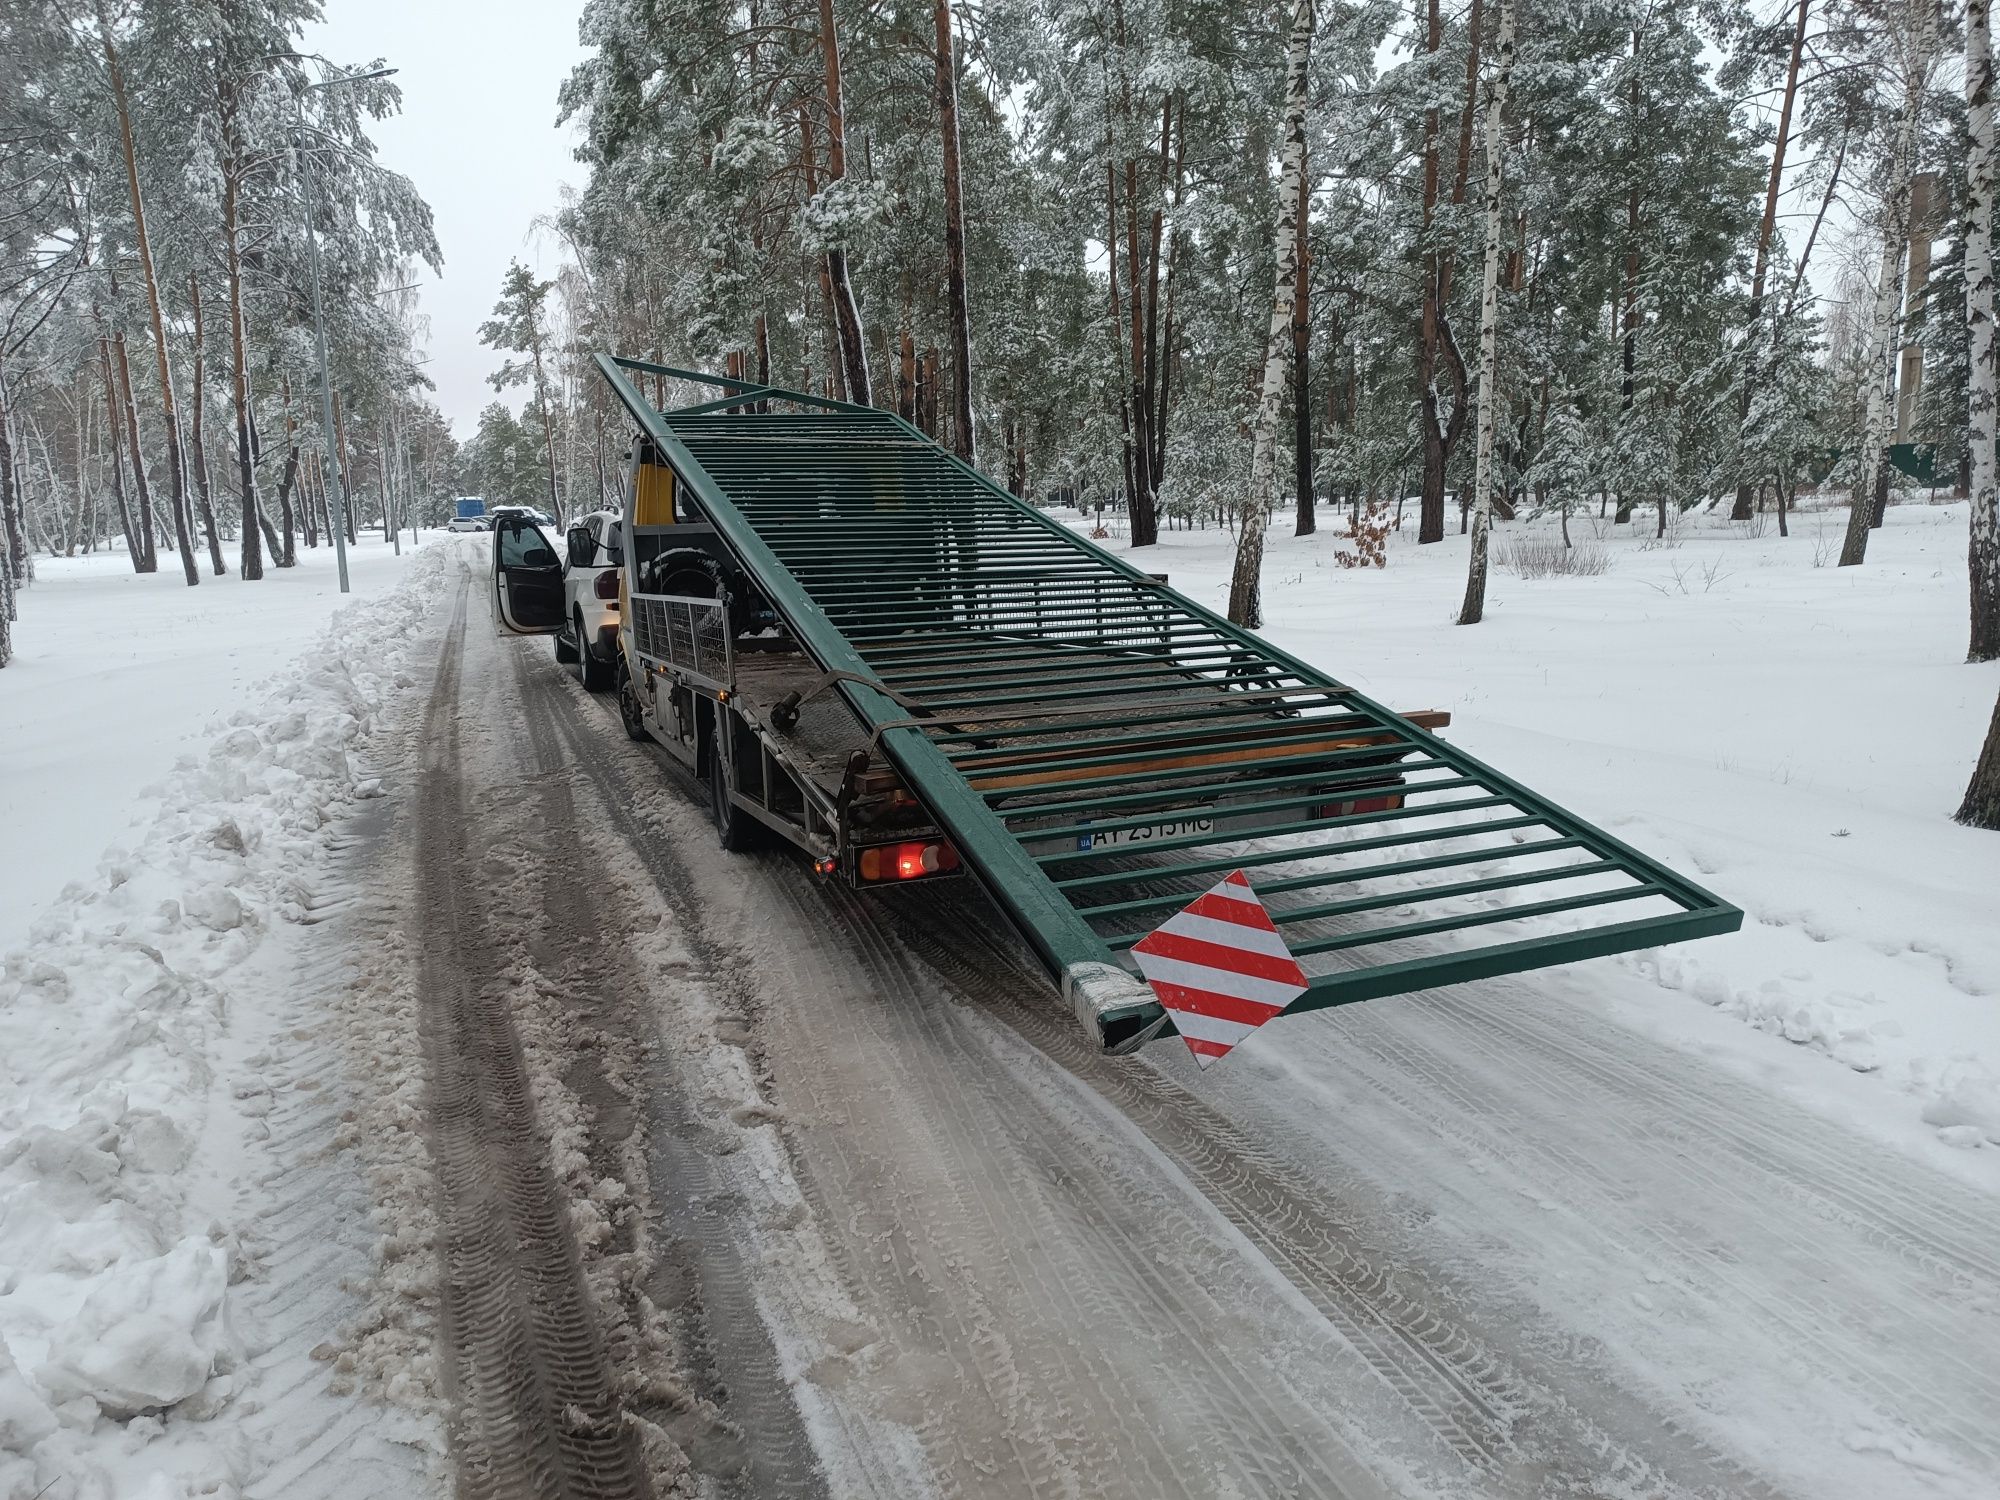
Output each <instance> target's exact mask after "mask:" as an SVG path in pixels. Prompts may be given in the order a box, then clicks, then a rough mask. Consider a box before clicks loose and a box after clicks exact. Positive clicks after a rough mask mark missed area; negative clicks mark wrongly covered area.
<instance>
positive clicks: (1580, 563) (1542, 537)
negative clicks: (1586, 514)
mask: <svg viewBox="0 0 2000 1500" xmlns="http://www.w3.org/2000/svg"><path fill="white" fill-rule="evenodd" d="M1498 556H1499V561H1500V566H1501V567H1503V568H1505V569H1507V571H1508V572H1510V573H1513V574H1514V575H1515V576H1517V577H1520V578H1556V577H1580V578H1595V577H1597V576H1598V575H1599V574H1600V573H1608V572H1610V571H1611V554H1610V553H1609V552H1606V551H1605V550H1604V548H1603V547H1601V546H1600V545H1598V544H1597V543H1596V542H1593V541H1580V542H1575V543H1571V544H1569V545H1565V544H1564V542H1563V539H1562V537H1561V536H1560V535H1558V534H1557V533H1555V532H1552V531H1529V532H1523V533H1521V534H1520V535H1518V536H1511V537H1508V538H1507V539H1506V540H1505V541H1504V542H1502V543H1501V544H1500V547H1499V552H1498Z"/></svg>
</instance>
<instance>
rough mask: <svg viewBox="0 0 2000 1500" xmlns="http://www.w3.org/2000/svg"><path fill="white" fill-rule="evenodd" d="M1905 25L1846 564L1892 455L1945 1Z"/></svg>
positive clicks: (1909, 13) (1918, 10)
mask: <svg viewBox="0 0 2000 1500" xmlns="http://www.w3.org/2000/svg"><path fill="white" fill-rule="evenodd" d="M1893 15H1894V16H1895V18H1896V20H1897V22H1898V24H1897V27H1896V30H1895V32H1894V33H1893V34H1892V35H1891V36H1889V37H1888V38H1886V39H1885V48H1886V50H1887V52H1888V54H1889V58H1890V61H1891V65H1892V67H1893V68H1894V70H1895V74H1896V78H1897V81H1898V82H1899V83H1900V84H1901V85H1902V93H1903V98H1902V105H1901V108H1900V109H1899V111H1898V113H1897V116H1896V123H1895V127H1894V131H1893V134H1892V135H1891V138H1890V146H1889V156H1888V160H1887V162H1886V163H1885V165H1884V172H1883V178H1882V184H1881V196H1880V200H1879V204H1880V206H1879V208H1878V210H1877V215H1876V223H1877V228H1878V232H1879V233H1880V235H1881V237H1882V259H1881V265H1880V267H1879V270H1878V273H1877V277H1876V282H1875V307H1874V311H1873V312H1872V313H1871V314H1870V316H1869V319H1868V326H1867V329H1866V339H1867V343H1866V346H1865V347H1866V351H1867V352H1866V358H1865V359H1864V360H1863V368H1864V369H1865V371H1866V378H1867V383H1868V396H1867V406H1866V414H1865V416H1864V417H1863V419H1862V425H1861V442H1860V444H1859V448H1860V453H1859V461H1858V462H1857V463H1856V465H1855V476H1854V495H1853V503H1852V505H1851V507H1850V508H1849V511H1848V516H1847V536H1846V539H1845V540H1844V542H1843V543H1842V545H1841V549H1840V566H1841V567H1843V568H1851V567H1854V566H1855V565H1857V564H1859V563H1861V562H1863V561H1865V560H1866V559H1867V556H1868V530H1869V524H1870V522H1871V521H1872V520H1873V518H1874V514H1875V490H1876V486H1877V485H1878V484H1880V482H1881V479H1882V467H1883V465H1884V464H1885V463H1886V462H1887V461H1888V438H1889V414H1890V404H1891V401H1892V398H1893V393H1894V389H1895V382H1896V361H1897V355H1898V352H1899V351H1900V348H1901V345H1902V340H1901V339H1900V338H1899V337H1898V336H1897V329H1898V325H1899V323H1900V321H1901V320H1900V317H1899V312H1900V309H1901V307H1902V304H1903V258H1904V256H1905V255H1906V254H1907V253H1908V251H1909V246H1910V179H1911V177H1912V175H1913V174H1914V172H1915V169H1916V160H1917V131H1918V127H1919V126H1920V125H1921V124H1922V122H1923V108H1924V95H1925V94H1926V93H1927V92H1928V91H1929V89H1930V84H1931V74H1932V72H1933V70H1934V68H1935V67H1936V63H1937V53H1938V20H1939V18H1938V0H1908V3H1907V4H1905V5H1902V6H1899V7H1897V8H1896V10H1895V11H1894V12H1893Z"/></svg>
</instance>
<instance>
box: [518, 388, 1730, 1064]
mask: <svg viewBox="0 0 2000 1500" xmlns="http://www.w3.org/2000/svg"><path fill="white" fill-rule="evenodd" d="M597 365H598V368H599V370H600V372H601V373H602V374H603V376H604V378H605V379H606V380H607V382H609V384H610V386H611V389H612V390H613V392H614V393H615V394H616V395H617V397H618V399H619V401H620V402H621V403H622V404H623V406H624V407H625V409H626V411H627V412H628V413H629V414H630V416H631V418H632V420H633V423H634V427H635V429H636V432H635V440H634V444H633V450H632V454H631V462H630V469H629V473H628V479H627V483H626V486H625V497H624V527H623V544H624V545H623V550H622V556H621V557H620V558H619V568H620V571H619V622H620V623H619V657H620V660H619V664H618V671H617V682H618V699H619V711H620V715H621V717H622V718H623V720H624V724H625V728H626V730H627V732H628V733H629V734H631V735H632V737H633V738H635V739H642V740H651V741H653V742H655V743H657V744H658V745H660V746H661V747H663V748H664V749H665V750H666V752H667V753H668V754H670V755H672V756H673V757H674V758H675V759H676V760H678V761H679V762H680V763H681V764H682V765H683V766H684V767H686V768H687V770H688V771H689V772H690V773H691V774H692V775H693V776H694V777H695V778H696V779H697V781H698V782H701V783H705V784H706V786H707V789H708V799H709V805H710V808H711V811H712V813H713V816H714V819H715V823H716V827H717V831H718V833H719V835H720V838H721V841H722V844H723V847H724V848H725V849H729V850H735V849H740V848H743V847H745V845H746V844H748V843H749V842H750V841H751V840H752V839H753V837H755V836H756V835H757V834H758V833H760V832H767V833H770V834H775V835H776V836H778V837H780V838H782V839H784V840H786V841H788V842H789V843H791V844H794V845H796V846H797V847H798V848H800V849H801V850H803V851H804V852H805V854H806V855H807V856H808V857H809V858H810V860H811V862H812V867H813V869H814V870H815V871H817V872H818V873H819V874H820V875H821V876H823V877H826V878H837V879H843V880H846V881H849V882H851V883H853V884H855V885H857V886H863V887H870V886H884V885H900V884H905V883H908V882H912V881H920V880H931V879H943V878H954V877H958V878H963V877H970V878H972V879H975V880H977V881H978V882H979V883H980V885H981V886H983V887H984V888H985V890H986V892H987V894H988V895H989V896H990V897H991V898H992V900H993V902H994V904H995V905H996V907H997V908H998V909H999V910H1000V911H1001V912H1003V913H1004V914H1005V915H1006V917H1007V918H1008V920H1009V921H1010V922H1011V923H1012V924H1013V925H1014V927H1015V928H1016V929H1017V930H1018V931H1019V932H1020V934H1021V936H1022V937H1023V938H1024V939H1025V940H1026V942H1027V943H1028V945H1029V946H1030V947H1031V948H1032V949H1033V950H1034V952H1035V953H1036V955H1037V956H1038V957H1039V959H1040V960H1041V962H1042V964H1043V965H1044V967H1045V968H1046V970H1047V972H1048V975H1049V978H1050V980H1051V982H1052V983H1053V984H1054V985H1056V986H1057V987H1059V988H1060V990H1061V991H1062V993H1063V995H1064V998H1065V999H1066V1000H1067V1001H1068V1003H1069V1004H1070V1006H1071V1007H1072V1009H1073V1010H1074V1012H1075V1014H1076V1016H1077V1019H1078V1020H1079V1022H1080V1023H1081V1024H1082V1025H1083V1026H1084V1028H1085V1029H1086V1030H1087V1031H1088V1032H1089V1034H1090V1035H1091V1037H1092V1038H1093V1040H1094V1041H1095V1042H1096V1043H1097V1044H1098V1045H1100V1046H1102V1047H1103V1048H1105V1049H1106V1050H1108V1051H1113V1052H1125V1051H1130V1050H1133V1049H1135V1048H1137V1047H1138V1046H1140V1045H1142V1044H1143V1043H1144V1042H1146V1041H1148V1040H1151V1039H1152V1038H1154V1037H1157V1036H1160V1035H1163V1034H1167V1033H1170V1031H1171V1029H1172V1024H1173V1023H1172V1021H1171V1019H1170V1018H1169V1017H1168V1015H1167V1013H1166V1012H1165V1011H1164V1010H1163V1009H1162V1008H1161V1006H1160V1004H1159V1003H1158V1001H1157V1000H1156V999H1155V998H1154V995H1153V993H1152V991H1151V990H1150V988H1149V987H1148V986H1147V985H1146V984H1145V983H1144V981H1143V980H1141V979H1140V978H1139V977H1138V975H1137V974H1136V973H1135V972H1134V970H1133V964H1132V960H1131V959H1130V958H1129V956H1128V955H1129V953H1130V950H1131V948H1132V946H1133V945H1134V944H1135V943H1137V942H1138V941H1140V940H1141V939H1142V938H1144V937H1145V935H1146V933H1147V932H1148V931H1149V930H1150V929H1151V927H1153V926H1154V925H1156V924H1157V923H1158V922H1160V921H1161V920H1163V919H1165V918H1166V917H1168V916H1169V915H1171V914H1172V913H1173V912H1174V911H1175V910H1176V909H1177V908H1179V907H1181V906H1182V905H1184V904H1186V903H1187V902H1188V901H1190V900H1191V899H1193V898H1194V897H1196V896H1198V895H1199V894H1200V893H1201V892H1202V891H1203V890H1205V889H1207V888H1208V886H1210V885H1212V884H1213V883H1214V882H1215V881H1216V880H1217V879H1218V878H1219V877H1220V876H1221V875H1223V874H1226V873H1228V872H1230V871H1235V870H1243V871H1246V872H1247V873H1248V874H1249V875H1250V876H1251V878H1252V880H1253V882H1254V887H1255V890H1256V893H1257V895H1258V897H1259V898H1260V899H1261V900H1262V902H1263V903H1264V905H1265V906H1266V908H1267V909H1268V910H1269V912H1270V915H1271V918H1272V920H1273V921H1274V923H1275V924H1276V927H1277V929H1278V931H1279V932H1280V933H1281V934H1282V935H1283V937H1284V939H1285V941H1286V943H1287V945H1288V946H1289V948H1290V950H1291V952H1292V954H1293V955H1294V956H1296V957H1297V958H1298V960H1299V961H1300V963H1301V965H1302V966H1303V968H1304V971H1305V974H1306V976H1307V985H1306V990H1305V993H1304V994H1303V995H1301V996H1299V998H1298V999H1297V1000H1295V1001H1293V1002H1292V1004H1291V1005H1290V1006H1289V1007H1288V1009H1287V1012H1286V1013H1287V1014H1290V1013H1291V1012H1294V1011H1307V1010H1315V1009H1320V1008H1323V1007H1326V1006H1331V1005H1341V1004H1347V1003H1350V1002H1353V1001H1359V1000H1368V999H1374V998H1379V997H1383V996H1388V995H1394V994H1400V993H1406V992H1409V991H1412V990H1419V989H1427V988H1432V987H1434V986H1437V985H1443V984H1452V983H1460V982H1464V981H1467V980H1475V979H1480V978H1485V977H1489V976H1492V975H1497V974H1506V973H1513V972H1519V971H1522V970H1527V969H1534V968H1540V967H1544V966H1547V965H1552V964H1560V963H1568V962H1572V961H1575V960H1579V959H1585V958H1592V957H1598V956H1601V955H1604V954H1609V953H1616V952H1621V951H1628V950H1631V949H1636V948H1647V947H1653V946H1657V945H1659V944H1662V943H1667V942H1674V941H1679V940H1682V939H1688V938H1696V937H1705V936H1710V935H1714V934H1719V933H1725V932H1733V931H1735V930H1736V929H1737V928H1738V927H1739V926H1740V925H1741V923H1742V913H1741V912H1740V911H1738V910H1737V909H1736V908H1735V907H1733V906H1731V905H1729V904H1728V903H1726V902H1724V901H1722V900H1720V899H1719V898H1718V897H1716V896H1714V895H1712V894H1710V893H1709V892H1707V891H1706V890H1703V889H1702V888H1701V887H1699V886H1697V885H1694V884H1693V883H1691V882H1689V881H1687V880H1685V879H1683V878H1682V877H1681V876H1679V875H1678V874H1676V873H1675V872H1673V871H1672V870H1670V869H1668V868H1667V867H1665V866H1664V865H1661V864H1659V863H1657V862H1655V861H1654V860H1652V859H1650V858H1648V857H1647V856H1646V855H1644V854H1641V853H1640V852H1639V851H1637V850H1635V849H1632V848H1630V847H1629V846H1627V845H1625V844H1623V843H1621V842H1620V841H1618V840H1617V839H1614V838H1612V837H1611V836H1610V835H1609V834H1607V833H1605V832H1604V831H1603V830H1601V829H1598V828H1595V827H1593V826H1591V825H1590V824H1588V823H1586V822H1584V821H1583V820H1582V819H1580V818H1578V817H1577V816H1576V815H1575V814H1573V813H1570V812H1568V811H1566V810H1565V809H1563V808H1561V807H1559V806H1557V805H1556V804H1555V803H1553V802H1550V801H1548V800H1547V799H1545V798H1543V797H1541V796H1538V795H1537V794H1536V793H1534V792H1531V791H1530V790H1528V789H1527V788H1526V787H1524V786H1522V785H1520V784H1519V783H1517V782H1515V781H1513V780H1511V779H1510V778H1508V777H1506V776H1503V775H1502V774H1501V773H1499V772H1498V771H1496V770H1493V769H1492V768H1490V767H1488V766H1486V765H1484V764H1482V763H1481V762H1479V761H1476V760H1474V759H1473V758H1472V757H1470V756H1468V755H1466V754H1464V753H1463V752H1462V751H1460V750H1457V749H1455V748H1454V747H1452V746H1451V745H1449V744H1448V743H1447V742H1445V741H1444V740H1442V739H1440V738H1438V737H1437V735H1436V734H1435V733H1434V731H1435V730H1437V729H1439V728H1442V727H1443V726H1444V725H1445V723H1446V722H1447V716H1446V715H1444V714H1442V713H1436V712H1426V713H1410V714H1398V713H1393V712H1391V711H1390V710H1388V709H1386V708H1384V707H1382V706H1381V705H1379V704H1377V703H1374V702H1373V701H1371V700H1369V699H1368V698H1365V697H1363V696H1362V695H1361V694H1359V693H1357V692H1355V691H1354V690H1353V689H1352V688H1349V687H1347V686H1345V685H1344V684H1342V683H1340V682H1338V681H1336V680H1334V679H1333V678H1331V677H1329V676H1327V675H1326V674H1325V673H1323V672H1321V671H1320V670H1319V669H1317V668H1315V667H1313V666H1311V665H1309V664H1307V663H1306V662H1304V661H1301V660H1299V659H1298V658H1296V657H1293V656H1291V655H1289V654H1287V653H1285V652H1283V651H1280V650H1278V649H1277V648H1275V647H1274V646H1272V645H1271V644H1270V643H1269V642H1267V641H1265V640H1263V639H1262V638H1261V637H1259V636H1257V635H1254V634H1252V633H1250V632H1248V631H1245V630H1243V629H1240V628H1239V627H1237V626H1234V625H1231V624H1230V623H1229V622H1227V621H1226V620H1223V619H1222V618H1220V617H1219V616H1217V615H1215V614H1213V613H1212V612H1210V611H1209V610H1206V609H1204V608H1202V607H1201V606H1200V605H1198V604H1196V603H1194V602H1193V601H1192V600H1189V599H1187V598H1184V597H1183V596H1181V595H1180V594H1178V593H1176V592H1174V591H1173V590H1172V589H1171V588H1169V587H1168V586H1167V584H1166V582H1165V581H1164V580H1162V579H1160V578H1157V577H1155V576H1153V575H1150V574H1147V573H1144V572H1142V571H1140V570H1139V569H1137V568H1135V567H1133V566H1132V565H1131V563H1130V562H1128V561H1127V560H1126V559H1124V558H1122V557H1119V556H1117V555H1116V554H1114V553H1111V552H1108V551H1106V550H1104V549H1102V548H1100V547H1098V546H1096V545H1095V544H1093V543H1092V542H1090V541H1089V540H1087V539H1086V538H1084V537H1082V536H1079V535H1077V534H1076V533H1075V532H1073V531H1071V530H1070V529H1069V528H1067V527H1064V526H1063V525H1061V524H1060V523H1058V522H1057V521H1055V520H1053V519H1052V518H1050V517H1048V516H1046V515H1044V514H1043V513H1042V512H1041V511H1039V510H1038V509H1036V508H1035V507H1034V506H1032V505H1030V504H1028V503H1026V502H1025V501H1022V500H1020V499H1017V498H1016V497H1014V496H1013V495H1010V494H1008V493H1007V492H1006V491H1005V490H1002V489H1000V488H999V487H998V486H996V485H994V484H993V483H992V482H991V481H989V480H988V479H986V478H985V477H984V476H983V475H981V474H980V473H978V472H977V471H976V470H974V469H972V468H971V467H969V466H968V465H965V464H962V463H960V462H959V461H958V460H957V459H956V458H954V457H953V456H952V455H951V454H949V453H947V452H946V451H944V450H943V449H941V448H940V447H938V446H937V445H936V444H935V443H933V442H931V441H930V440H929V439H928V438H926V437H925V436H924V435H923V434H922V433H921V432H920V431H918V430H917V429H916V428H915V427H913V426H912V425H910V424H909V423H907V422H905V421H903V420H902V419H900V418H899V417H897V416H895V415H894V414H892V413H889V412H884V411H878V410H875V409H873V408H869V407H861V406H855V405H850V404H848V403H845V402H840V401H834V400H830V399H826V398H822V397H817V396H811V395H807V394H804V393H801V392H796V391H788V390H784V389H781V388H778V387H775V386H768V385H758V384H750V383H745V382H743V381H735V380H727V379H723V378H720V377H717V376H713V375H706V374H701V373H697V372H690V371H686V370H679V369H674V368H672V367H669V366H664V365H655V364H649V363H646V362H644V361H640V360H632V359H622V358H615V357H612V356H609V355H598V356H597ZM646 382H650V383H652V384H653V385H654V387H655V389H656V390H660V389H664V388H665V385H666V383H667V382H674V383H676V384H685V383H694V384H696V385H699V386H710V387H715V388H718V389H720V390H721V391H722V393H723V394H722V395H720V396H719V397H716V398H713V399H709V400H704V401H698V402H695V403H693V404H691V405H686V406H681V407H677V408H674V409H672V410H662V409H660V408H659V407H658V406H656V405H655V404H654V403H653V402H652V401H649V400H648V399H647V397H646V396H645V395H644V394H643V393H642V389H641V385H642V384H643V383H646ZM505 525H506V526H508V527H510V528H514V530H513V531H510V532H509V533H508V534H507V535H504V536H503V535H501V534H496V536H495V539H494V559H495V566H494V591H495V604H496V610H497V614H498V617H499V619H500V622H501V624H502V625H503V626H504V627H505V628H506V629H509V630H512V631H515V632H518V633H524V634H525V633H538V632H548V631H554V630H555V629H556V628H558V626H560V624H561V621H562V616H561V604H560V596H561V565H560V563H559V561H558V560H557V554H556V551H555V548H554V547H553V546H552V545H551V544H550V543H549V541H548V539H547V538H546V537H542V536H540V535H539V534H538V533H537V534H534V535H530V534H529V533H530V532H532V531H533V529H534V528H533V523H532V522H531V521H529V520H527V519H525V518H518V517H517V518H512V519H510V520H508V521H507V522H505ZM521 528H526V530H521ZM517 533H518V534H517ZM551 601H554V602H553V604H551Z"/></svg>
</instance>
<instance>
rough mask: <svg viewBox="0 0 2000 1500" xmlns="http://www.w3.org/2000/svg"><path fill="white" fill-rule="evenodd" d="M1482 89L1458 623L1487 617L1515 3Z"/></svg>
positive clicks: (1503, 16) (1503, 19)
mask: <svg viewBox="0 0 2000 1500" xmlns="http://www.w3.org/2000/svg"><path fill="white" fill-rule="evenodd" d="M1494 50H1495V52H1496V54H1497V55H1496V57H1495V58H1494V64H1493V76H1492V78H1491V79H1490V80H1489V81H1488V83H1487V86H1486V90H1487V92H1486V260H1485V264H1484V268H1483V270H1482V272H1481V278H1480V283H1479V438H1478V446H1477V447H1476V448H1475V449H1474V450H1473V458H1472V559H1471V561H1470V563H1469V564H1468V565H1467V567H1466V575H1465V602H1464V604H1463V605H1461V606H1460V608H1459V611H1458V623H1459V624H1461V625H1477V624H1478V623H1479V622H1480V621H1481V620H1482V619H1484V618H1485V617H1486V571H1487V569H1486V564H1487V552H1488V549H1489V545H1490V544H1489V540H1488V539H1489V537H1490V535H1491V532H1492V529H1493V433H1494V429H1495V427H1496V425H1497V421H1498V416H1499V406H1500V390H1499V381H1498V379H1497V378H1496V377H1497V375H1498V373H1499V372H1498V365H1499V336H1500V189H1501V185H1502V180H1503V178H1504V175H1505V174H1504V172H1503V170H1502V169H1503V167H1504V166H1505V161H1504V158H1505V154H1506V149H1507V137H1506V128H1505V121H1504V116H1505V114H1506V110H1507V83H1508V80H1509V79H1510V78H1511V77H1512V76H1513V72H1514V0H1500V36H1499V41H1498V44H1497V46H1496V47H1495V49H1494Z"/></svg>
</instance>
